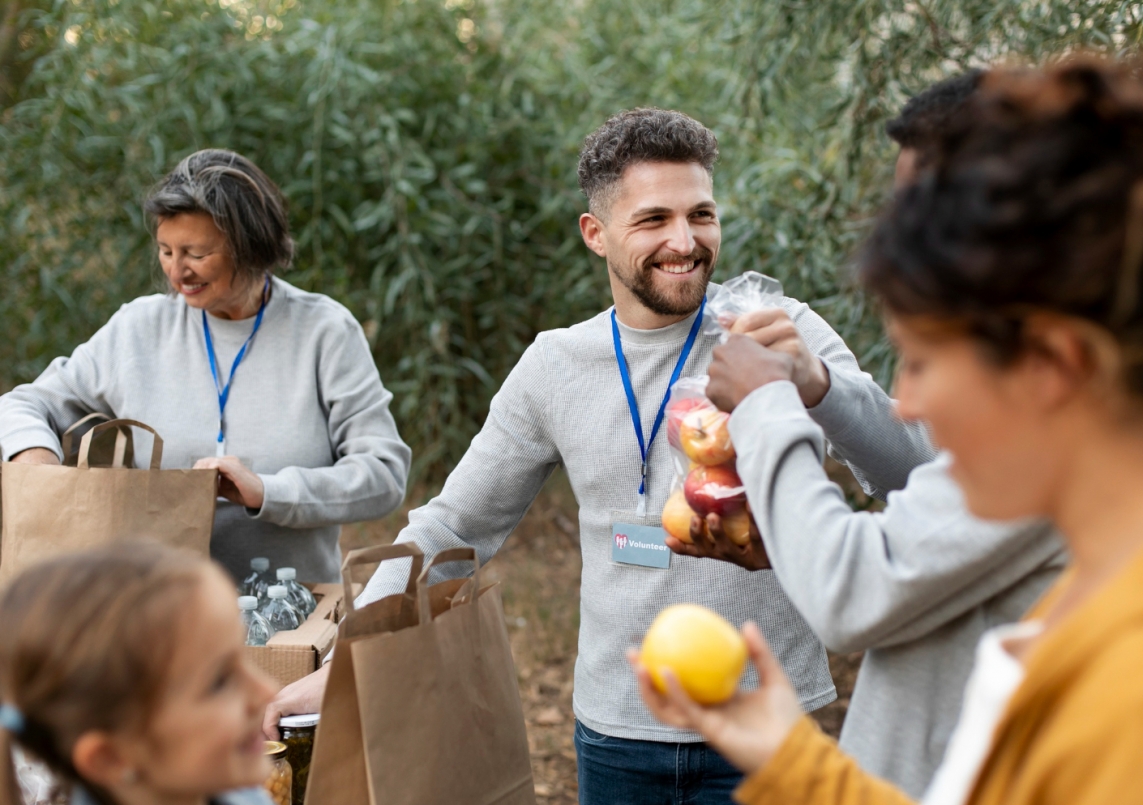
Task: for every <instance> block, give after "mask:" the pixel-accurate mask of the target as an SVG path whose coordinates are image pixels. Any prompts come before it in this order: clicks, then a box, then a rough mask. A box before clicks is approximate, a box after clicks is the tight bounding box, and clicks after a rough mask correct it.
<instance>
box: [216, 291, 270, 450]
mask: <svg viewBox="0 0 1143 805" xmlns="http://www.w3.org/2000/svg"><path fill="white" fill-rule="evenodd" d="M269 298H270V278H269V277H266V285H265V286H264V287H263V288H262V304H261V305H260V306H259V307H258V315H257V316H256V317H255V318H254V329H253V330H251V331H250V335H248V336H246V341H245V342H244V343H243V344H242V348H241V349H240V350H238V354H237V355H235V356H234V363H232V364H231V365H230V377H228V378H227V379H226V385H225V386H224V385H222V382H221V381H220V380H219V377H218V356H217V355H215V353H214V340H213V339H212V338H211V337H210V323H209V322H208V321H207V316H206V311H205V310H204V311H203V312H202V332H203V335H204V336H205V338H206V354H207V356H208V357H209V358H210V374H211V376H212V377H213V378H214V388H215V390H216V391H217V392H218V444H217V445H216V446H215V455H216V456H219V457H221V456H224V455H226V430H225V427H224V425H223V419H224V415H225V413H226V402H227V400H229V399H230V384H231V383H233V382H234V373H235V372H237V371H238V364H240V363H242V359H243V358H245V357H246V350H247V348H249V346H250V342H251V341H253V340H254V335H255V333H257V332H258V328H259V327H261V326H262V315H263V314H264V313H265V312H266V302H267V301H268V300H269Z"/></svg>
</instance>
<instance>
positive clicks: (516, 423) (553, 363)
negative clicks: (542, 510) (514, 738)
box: [360, 286, 933, 741]
mask: <svg viewBox="0 0 1143 805" xmlns="http://www.w3.org/2000/svg"><path fill="white" fill-rule="evenodd" d="M717 292H718V289H717V288H716V287H714V286H712V288H711V294H712V295H713V294H714V293H717ZM784 307H785V309H786V310H787V312H788V313H789V314H790V315H791V317H792V318H793V320H794V322H795V323H796V325H797V327H798V330H799V332H800V333H801V335H802V336H803V338H804V339H805V341H806V343H807V344H808V346H809V348H810V349H811V350H813V351H814V352H815V353H816V354H818V355H820V356H821V358H822V359H823V360H824V361H825V362H826V364H827V365H828V366H829V368H830V371H831V373H849V374H853V375H855V377H856V380H855V382H858V383H864V384H867V385H868V386H869V390H868V391H869V397H870V398H871V399H876V400H879V405H878V408H877V410H876V411H874V412H873V413H872V415H873V416H877V417H880V418H881V419H883V420H885V424H884V427H882V428H881V429H879V431H878V432H879V433H881V434H883V435H884V441H883V443H882V444H880V445H878V449H877V450H876V451H871V454H870V459H871V460H870V462H869V466H867V467H865V469H866V470H867V472H868V475H867V477H866V481H867V482H868V483H869V484H870V486H872V487H880V488H883V489H893V488H897V487H898V486H900V485H902V484H904V482H905V478H906V477H907V475H908V471H909V470H910V469H911V468H912V467H913V466H915V465H916V464H918V463H920V462H922V461H926V460H928V459H929V458H930V457H931V456H932V455H933V453H932V448H931V446H930V444H929V442H928V438H927V434H926V433H925V432H924V431H923V429H920V428H916V427H910V426H905V425H903V424H901V423H900V422H899V421H897V420H895V419H894V418H893V407H892V402H891V401H890V400H889V398H888V397H887V396H886V395H885V393H884V392H883V391H881V389H880V388H878V387H877V385H876V384H875V383H874V382H873V380H872V378H869V376H868V375H863V374H861V373H860V370H859V368H858V364H857V361H856V360H855V359H854V357H853V355H852V354H851V353H850V352H849V350H848V349H847V348H846V346H845V344H844V342H843V341H842V340H841V338H839V337H838V336H837V334H836V333H834V332H833V330H831V329H830V327H829V325H827V324H826V323H825V322H824V321H823V320H822V319H821V317H819V316H818V315H817V314H815V313H814V312H812V311H811V310H810V309H809V308H808V307H807V306H806V305H804V304H801V303H799V302H797V301H795V300H792V299H787V300H785V303H784ZM692 321H693V316H692V317H690V318H688V319H686V320H684V321H681V322H679V323H677V324H674V325H671V326H669V327H665V328H662V329H659V330H635V329H631V328H628V327H622V326H621V331H622V339H623V349H624V353H625V355H626V358H627V363H628V366H629V367H630V372H631V380H632V385H633V387H634V390H635V394H636V397H637V399H638V403H639V414H640V417H641V418H642V425H643V432H644V433H645V434H650V432H651V426H652V423H653V421H654V418H655V413H656V411H657V409H658V406H659V403H660V401H661V400H662V398H663V393H664V392H665V391H666V389H667V383H668V380H669V378H670V376H671V371H672V369H673V368H674V366H675V363H676V361H677V360H678V358H679V356H680V355H681V354H682V350H683V344H684V342H685V340H686V337H687V333H688V331H689V329H690V326H691V323H692ZM717 343H718V339H717V338H716V337H713V336H707V335H700V336H699V339H698V341H697V343H696V344H695V347H694V351H693V352H692V353H691V356H690V358H689V360H688V361H687V363H686V367H685V370H684V372H683V375H684V376H692V375H701V374H703V373H704V372H705V371H706V367H707V365H708V364H709V362H710V359H711V351H712V349H713V348H714V347H715V346H716V345H717ZM561 464H562V465H563V467H564V469H565V470H566V472H567V475H568V478H569V480H570V481H571V486H572V489H573V491H574V493H575V496H576V501H577V503H578V504H579V526H580V544H581V550H582V555H583V576H582V585H581V588H580V631H579V656H578V659H577V661H576V669H575V694H574V709H575V714H576V716H577V717H578V718H579V719H580V720H581V721H582V722H583V723H584V724H586V725H587V726H588V727H590V728H591V729H593V730H596V731H597V732H601V733H603V734H604V735H609V736H615V737H620V738H630V739H643V740H654V741H697V740H699V737H698V736H697V735H695V734H693V733H688V732H682V731H679V730H676V729H672V728H670V727H667V726H664V725H663V724H660V723H658V722H657V721H656V720H655V719H654V718H653V717H652V716H651V715H650V713H648V712H647V709H646V707H644V705H643V702H642V700H641V699H640V698H639V692H638V690H637V689H636V685H635V676H634V674H633V673H632V671H631V668H630V666H628V664H627V662H626V659H625V652H626V650H627V649H628V648H629V647H631V646H637V645H638V644H639V641H640V640H641V639H642V636H643V633H644V632H645V631H646V630H647V627H648V626H649V625H650V623H651V620H652V619H653V618H654V617H655V616H656V615H657V614H658V613H659V611H660V610H662V609H663V608H664V607H666V606H669V605H671V604H676V603H680V602H695V603H699V604H703V605H705V606H708V607H710V608H712V609H714V610H715V611H717V612H719V613H721V614H722V615H723V616H724V617H726V618H727V619H728V620H730V621H731V622H732V623H734V624H735V625H736V626H740V625H741V624H742V623H743V622H745V621H747V620H753V621H755V622H756V623H758V625H759V626H760V627H761V629H762V632H763V633H764V634H765V635H766V638H767V640H768V641H769V642H770V645H771V646H772V647H773V649H774V652H775V654H776V655H777V657H778V659H779V661H780V662H781V663H782V665H783V667H784V668H785V669H786V672H787V673H788V674H789V676H790V679H791V680H792V681H793V683H794V685H795V686H796V687H797V689H798V694H799V696H800V698H801V701H802V704H803V706H804V707H806V708H807V709H814V708H817V707H820V706H822V705H824V704H826V703H827V702H829V701H832V700H833V699H834V698H835V696H836V694H835V692H834V687H833V682H832V680H831V679H830V674H829V667H828V664H827V662H826V654H825V650H824V648H823V647H822V645H821V643H820V642H819V641H818V639H817V638H816V637H815V636H814V634H813V632H812V631H811V630H810V628H809V627H808V625H807V624H806V622H805V620H803V619H802V617H801V616H800V615H799V614H798V612H797V610H796V609H795V608H794V607H793V606H792V605H791V603H790V599H789V598H788V597H787V596H786V594H785V593H784V592H783V591H782V588H781V587H780V586H779V585H778V582H777V579H776V578H775V577H774V574H773V573H772V572H769V571H763V572H760V573H750V572H747V571H746V570H743V569H741V568H738V567H735V566H734V565H730V564H727V563H725V562H718V561H712V560H704V559H693V558H690V557H685V556H672V561H671V566H670V568H669V569H668V570H658V569H651V568H645V567H636V566H632V565H625V564H617V563H614V562H612V561H611V545H612V542H613V540H612V531H611V520H612V513H613V512H619V513H620V514H618V515H617V517H618V518H619V519H620V520H621V521H622V520H623V519H624V518H629V517H631V515H632V513H633V512H634V511H635V509H636V499H637V490H638V486H639V472H640V458H639V448H638V444H637V442H636V439H635V432H634V428H633V426H632V423H631V416H630V413H629V412H628V406H627V400H626V398H625V396H624V391H623V386H622V384H621V382H620V375H619V369H618V366H617V363H616V358H615V351H614V347H613V344H612V334H611V319H610V311H605V312H604V313H601V314H599V315H598V316H596V317H594V318H592V319H590V320H588V321H586V322H582V323H580V324H577V325H575V326H574V327H571V328H568V329H565V330H553V331H549V332H545V333H541V334H540V335H539V336H538V337H537V338H536V341H535V343H533V344H532V346H530V347H529V348H528V349H527V351H526V352H525V353H524V355H523V357H522V358H521V359H520V362H519V363H518V364H517V365H516V367H515V368H514V369H513V370H512V372H511V374H510V375H509V376H508V379H507V380H506V381H505V382H504V385H503V386H502V387H501V389H500V391H499V392H498V393H497V395H496V397H495V398H494V399H493V401H492V405H491V409H490V411H489V413H488V419H487V421H486V422H485V425H484V428H483V429H482V430H481V431H480V433H479V434H478V435H477V436H476V438H475V439H474V440H473V442H472V445H471V446H470V447H469V449H468V451H467V452H466V453H465V455H464V458H463V459H462V460H461V462H460V464H459V465H458V466H457V468H456V469H455V470H454V471H453V472H452V474H451V475H450V476H449V478H448V481H447V482H446V483H445V486H444V489H443V490H442V491H441V494H440V495H439V496H438V497H436V498H435V499H433V500H432V501H431V502H430V503H428V505H426V506H424V507H422V508H420V509H417V510H415V511H413V512H411V513H410V515H409V525H408V527H407V528H405V529H404V530H403V531H402V532H401V534H400V536H399V537H398V541H400V542H408V541H414V542H416V543H417V544H418V545H419V546H420V548H421V549H422V550H423V551H424V552H425V554H427V555H432V554H435V553H437V552H438V551H441V550H444V549H446V548H452V547H464V546H473V547H475V548H476V549H477V552H478V554H479V556H480V559H481V561H482V562H487V561H488V560H489V559H491V558H492V556H493V554H495V553H496V551H497V550H498V549H499V548H500V546H501V545H502V544H503V543H504V540H505V539H506V538H507V536H508V535H509V534H510V533H511V532H512V529H513V528H514V527H515V526H516V524H517V523H518V522H519V521H520V519H521V518H522V517H523V516H524V514H525V512H526V511H527V510H528V507H529V506H530V505H531V504H532V500H533V498H535V496H536V494H537V493H538V492H539V491H540V488H541V487H542V486H543V485H544V482H545V481H546V480H547V478H548V476H549V475H550V474H551V473H552V472H553V471H554V470H555V469H556V467H557V466H559V465H561ZM648 468H649V469H648V479H647V484H648V488H647V511H648V513H649V514H657V513H658V512H660V511H661V510H662V508H663V503H664V502H665V501H666V499H667V497H668V495H669V494H670V492H671V485H672V482H673V472H674V470H673V468H672V465H671V459H670V453H669V447H668V444H667V439H666V438H665V435H664V434H663V433H660V435H659V437H658V438H657V439H656V440H655V442H654V443H653V445H652V446H651V448H650V455H649V456H648ZM628 522H630V520H628ZM407 568H408V560H398V561H394V562H386V563H384V564H382V565H381V567H380V568H379V569H378V571H377V573H376V574H375V575H374V576H373V578H372V579H371V580H370V582H369V584H368V586H367V588H366V591H365V592H364V593H363V594H362V596H361V598H360V603H361V604H364V603H367V602H369V601H374V600H377V599H379V598H381V597H383V596H386V595H389V594H392V593H395V592H399V591H400V590H402V589H404V587H405V582H406V578H405V574H406V573H407V572H408V570H407ZM462 572H464V567H463V566H462V565H460V564H459V563H452V564H449V565H445V566H444V569H443V572H437V571H434V575H433V576H432V581H434V582H436V581H440V580H442V579H444V578H446V577H447V576H448V574H449V573H451V574H453V575H456V574H460V573H462ZM810 583H814V582H810ZM745 684H746V685H747V686H751V687H753V686H755V685H756V684H757V677H756V675H755V674H754V671H753V669H751V670H750V671H749V673H748V675H747V678H746V680H745Z"/></svg>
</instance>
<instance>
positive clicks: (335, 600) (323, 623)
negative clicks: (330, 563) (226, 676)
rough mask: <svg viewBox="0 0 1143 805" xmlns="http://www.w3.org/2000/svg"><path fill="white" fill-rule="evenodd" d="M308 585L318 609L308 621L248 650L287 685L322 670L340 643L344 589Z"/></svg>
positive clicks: (333, 586)
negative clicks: (334, 645) (339, 634)
mask: <svg viewBox="0 0 1143 805" xmlns="http://www.w3.org/2000/svg"><path fill="white" fill-rule="evenodd" d="M305 586H306V587H308V588H309V589H310V591H311V592H312V593H313V594H314V598H316V599H317V609H315V610H314V612H313V614H312V615H310V616H309V617H308V618H306V622H305V623H303V624H302V625H301V626H299V627H298V628H297V629H294V630H292V631H289V632H278V633H277V634H276V635H274V636H273V637H271V638H270V642H269V643H267V644H266V645H265V646H247V647H246V656H247V657H248V658H249V659H250V660H251V661H252V662H253V663H254V664H255V665H257V666H258V667H259V668H261V669H262V670H263V671H265V672H266V673H267V674H268V675H270V676H271V677H273V678H274V679H275V680H276V681H277V683H278V684H279V685H283V686H285V685H288V684H290V683H291V682H296V681H298V680H299V679H301V678H302V677H303V676H307V675H309V674H312V673H313V672H314V671H316V670H317V669H318V668H320V667H321V661H322V658H323V657H325V655H326V654H328V653H329V651H330V649H332V648H333V644H334V642H336V640H337V622H338V621H339V620H340V619H341V612H342V606H343V605H344V603H345V601H344V599H345V590H344V588H343V587H342V586H341V585H340V584H306V585H305Z"/></svg>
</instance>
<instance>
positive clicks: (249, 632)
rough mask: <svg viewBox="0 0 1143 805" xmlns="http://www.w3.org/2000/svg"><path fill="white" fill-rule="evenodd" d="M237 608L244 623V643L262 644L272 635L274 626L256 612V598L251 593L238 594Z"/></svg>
mask: <svg viewBox="0 0 1143 805" xmlns="http://www.w3.org/2000/svg"><path fill="white" fill-rule="evenodd" d="M238 609H239V610H241V612H242V622H243V623H245V624H246V645H248V646H264V645H266V642H267V641H268V640H269V639H270V638H271V637H273V636H274V627H273V626H271V625H270V623H269V621H267V620H266V619H265V618H263V617H262V616H261V615H259V614H258V599H257V598H255V597H254V596H252V595H240V596H238Z"/></svg>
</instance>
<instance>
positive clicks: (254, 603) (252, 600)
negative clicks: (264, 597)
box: [238, 595, 258, 609]
mask: <svg viewBox="0 0 1143 805" xmlns="http://www.w3.org/2000/svg"><path fill="white" fill-rule="evenodd" d="M238 608H239V609H257V608H258V599H257V598H256V597H254V596H252V595H240V596H238Z"/></svg>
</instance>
